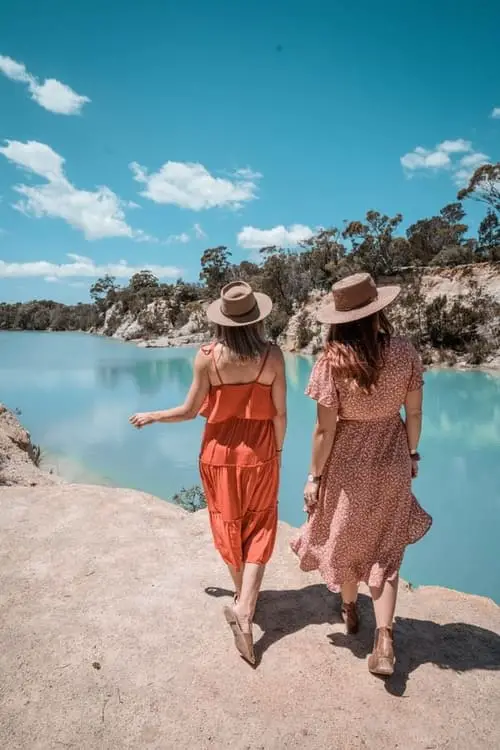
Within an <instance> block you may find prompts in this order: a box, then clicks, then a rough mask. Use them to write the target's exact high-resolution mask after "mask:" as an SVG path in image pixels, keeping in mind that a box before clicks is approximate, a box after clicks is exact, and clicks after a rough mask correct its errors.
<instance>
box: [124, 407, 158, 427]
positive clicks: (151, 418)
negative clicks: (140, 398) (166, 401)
mask: <svg viewBox="0 0 500 750" xmlns="http://www.w3.org/2000/svg"><path fill="white" fill-rule="evenodd" d="M128 421H129V422H130V424H131V425H132V426H133V427H137V429H138V430H140V429H141V427H145V426H146V425H148V424H153V422H155V413H154V412H153V411H143V412H139V413H138V414H133V415H132V416H131V417H130V418H129V420H128Z"/></svg>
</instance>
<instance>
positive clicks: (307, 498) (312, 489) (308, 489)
mask: <svg viewBox="0 0 500 750" xmlns="http://www.w3.org/2000/svg"><path fill="white" fill-rule="evenodd" d="M318 495H319V483H318V482H307V483H306V486H305V487H304V502H305V508H304V510H305V511H306V512H307V513H310V512H311V511H312V510H313V508H314V506H315V505H316V503H317V502H318Z"/></svg>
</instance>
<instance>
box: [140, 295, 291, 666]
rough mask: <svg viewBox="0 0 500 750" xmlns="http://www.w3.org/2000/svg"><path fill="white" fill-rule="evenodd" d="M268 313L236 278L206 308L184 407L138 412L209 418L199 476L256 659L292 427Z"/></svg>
mask: <svg viewBox="0 0 500 750" xmlns="http://www.w3.org/2000/svg"><path fill="white" fill-rule="evenodd" d="M271 310H272V302H271V300H270V298H269V297H267V296H266V295H264V294H259V293H257V292H253V291H252V289H251V287H250V286H249V285H248V284H246V283H245V282H240V281H235V282H232V283H231V284H228V285H227V286H225V287H224V288H223V289H222V292H221V297H220V299H219V300H217V301H216V302H214V303H212V304H211V305H210V307H209V308H208V310H207V315H208V318H209V320H210V321H211V322H212V323H213V324H215V328H216V341H215V342H214V343H212V344H210V345H209V346H205V347H202V348H201V350H200V351H199V353H198V354H197V356H196V359H195V363H194V373H193V382H192V385H191V388H190V390H189V393H188V395H187V398H186V401H185V402H184V404H183V405H182V406H179V407H176V408H174V409H168V410H166V411H157V412H146V413H142V414H134V415H133V416H132V417H131V418H130V422H131V423H132V425H134V426H135V427H137V428H141V427H144V426H145V425H148V424H152V423H153V422H182V421H185V420H188V419H194V418H195V417H196V416H198V414H199V415H201V416H203V417H205V419H206V427H205V430H204V433H203V439H202V445H201V452H200V474H201V480H202V483H203V488H204V491H205V497H206V500H207V504H208V510H209V514H210V525H211V529H212V534H213V539H214V543H215V547H216V548H217V550H218V551H219V553H220V555H221V557H222V559H223V560H224V562H225V563H226V565H227V567H228V569H229V573H230V574H231V577H232V579H233V582H234V588H235V597H234V602H233V604H232V606H228V607H225V608H224V614H225V617H226V620H227V622H228V623H229V625H230V627H231V630H232V631H233V635H234V641H235V645H236V648H237V649H238V651H239V652H240V654H241V655H242V656H243V657H244V658H245V659H246V660H247V661H249V662H250V663H252V664H253V663H255V655H254V651H253V638H252V621H253V616H254V612H255V606H256V603H257V598H258V595H259V591H260V586H261V583H262V578H263V575H264V570H265V566H266V564H267V563H268V562H269V560H270V558H271V555H272V552H273V548H274V543H275V539H276V530H277V522H278V515H277V512H278V489H279V474H280V465H281V460H280V457H281V451H282V446H283V442H284V439H285V432H286V381H285V366H284V359H283V355H282V353H281V351H280V349H279V348H278V347H276V346H272V345H271V344H269V343H268V342H267V341H266V340H265V337H264V329H263V323H262V321H263V320H264V319H265V318H266V317H267V316H268V315H269V313H270V312H271Z"/></svg>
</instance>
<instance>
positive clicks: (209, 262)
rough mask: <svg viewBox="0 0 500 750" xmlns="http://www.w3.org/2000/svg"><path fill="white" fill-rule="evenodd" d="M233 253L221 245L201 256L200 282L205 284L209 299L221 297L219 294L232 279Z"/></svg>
mask: <svg viewBox="0 0 500 750" xmlns="http://www.w3.org/2000/svg"><path fill="white" fill-rule="evenodd" d="M230 257H231V253H230V252H229V250H228V249H227V247H224V246H223V245H220V246H219V247H211V248H209V249H208V250H205V252H204V253H203V255H202V256H201V261H200V264H201V271H200V281H201V283H202V284H204V286H205V289H206V293H207V297H208V298H209V299H214V298H216V297H218V296H219V292H220V290H221V288H222V287H223V286H225V284H227V283H228V282H229V281H230V278H231V270H232V268H231V262H230V260H229V259H230Z"/></svg>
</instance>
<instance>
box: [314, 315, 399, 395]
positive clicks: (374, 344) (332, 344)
mask: <svg viewBox="0 0 500 750" xmlns="http://www.w3.org/2000/svg"><path fill="white" fill-rule="evenodd" d="M392 334H393V328H392V325H391V323H390V322H389V319H388V318H387V316H386V315H385V313H384V312H378V313H374V314H373V315H369V316H368V317H366V318H361V320H355V321H353V322H352V323H342V324H338V325H333V326H331V327H330V330H329V332H328V337H327V340H326V355H327V357H328V359H329V360H330V363H331V365H332V369H333V375H334V377H335V379H338V380H347V381H351V382H355V383H356V384H357V385H358V386H359V388H361V390H362V391H364V392H365V393H370V392H371V391H372V389H373V387H374V386H375V385H376V384H377V381H378V378H379V374H380V370H381V368H382V367H383V365H384V361H385V352H386V349H387V346H388V345H389V342H390V340H391V336H392Z"/></svg>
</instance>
